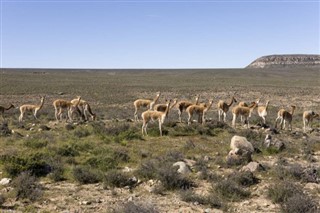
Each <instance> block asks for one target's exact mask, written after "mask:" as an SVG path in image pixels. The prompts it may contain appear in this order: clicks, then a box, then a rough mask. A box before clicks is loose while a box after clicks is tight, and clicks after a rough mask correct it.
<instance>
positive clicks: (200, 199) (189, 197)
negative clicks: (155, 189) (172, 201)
mask: <svg viewBox="0 0 320 213" xmlns="http://www.w3.org/2000/svg"><path fill="white" fill-rule="evenodd" d="M180 198H181V200H183V201H185V202H188V203H195V202H197V203H199V204H202V205H206V204H207V199H206V197H205V196H201V195H198V194H195V193H194V192H193V191H192V190H183V191H181V192H180Z"/></svg>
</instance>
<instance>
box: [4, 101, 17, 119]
mask: <svg viewBox="0 0 320 213" xmlns="http://www.w3.org/2000/svg"><path fill="white" fill-rule="evenodd" d="M14 107H15V106H14V105H13V104H10V106H8V107H4V106H0V113H1V117H2V119H3V120H4V112H5V111H7V110H9V109H11V108H14Z"/></svg>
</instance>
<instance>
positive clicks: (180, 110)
mask: <svg viewBox="0 0 320 213" xmlns="http://www.w3.org/2000/svg"><path fill="white" fill-rule="evenodd" d="M181 114H182V109H181V108H180V107H179V109H178V115H179V122H180V123H182V120H181Z"/></svg>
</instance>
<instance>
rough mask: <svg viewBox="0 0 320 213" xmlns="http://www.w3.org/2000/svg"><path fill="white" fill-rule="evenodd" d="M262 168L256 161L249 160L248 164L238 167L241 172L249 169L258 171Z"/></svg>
mask: <svg viewBox="0 0 320 213" xmlns="http://www.w3.org/2000/svg"><path fill="white" fill-rule="evenodd" d="M262 170H264V168H263V166H262V165H261V164H260V163H258V162H250V163H248V165H246V166H244V167H242V168H241V169H240V171H241V172H244V171H250V172H258V171H262Z"/></svg>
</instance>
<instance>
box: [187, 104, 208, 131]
mask: <svg viewBox="0 0 320 213" xmlns="http://www.w3.org/2000/svg"><path fill="white" fill-rule="evenodd" d="M212 103H213V100H210V101H209V103H208V104H201V105H191V106H189V107H188V108H187V109H186V112H187V113H188V116H189V117H188V125H190V124H191V118H192V115H193V114H194V113H195V114H198V123H202V125H204V124H205V121H206V120H205V114H206V112H207V111H208V110H209V109H210V107H211V106H212Z"/></svg>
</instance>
